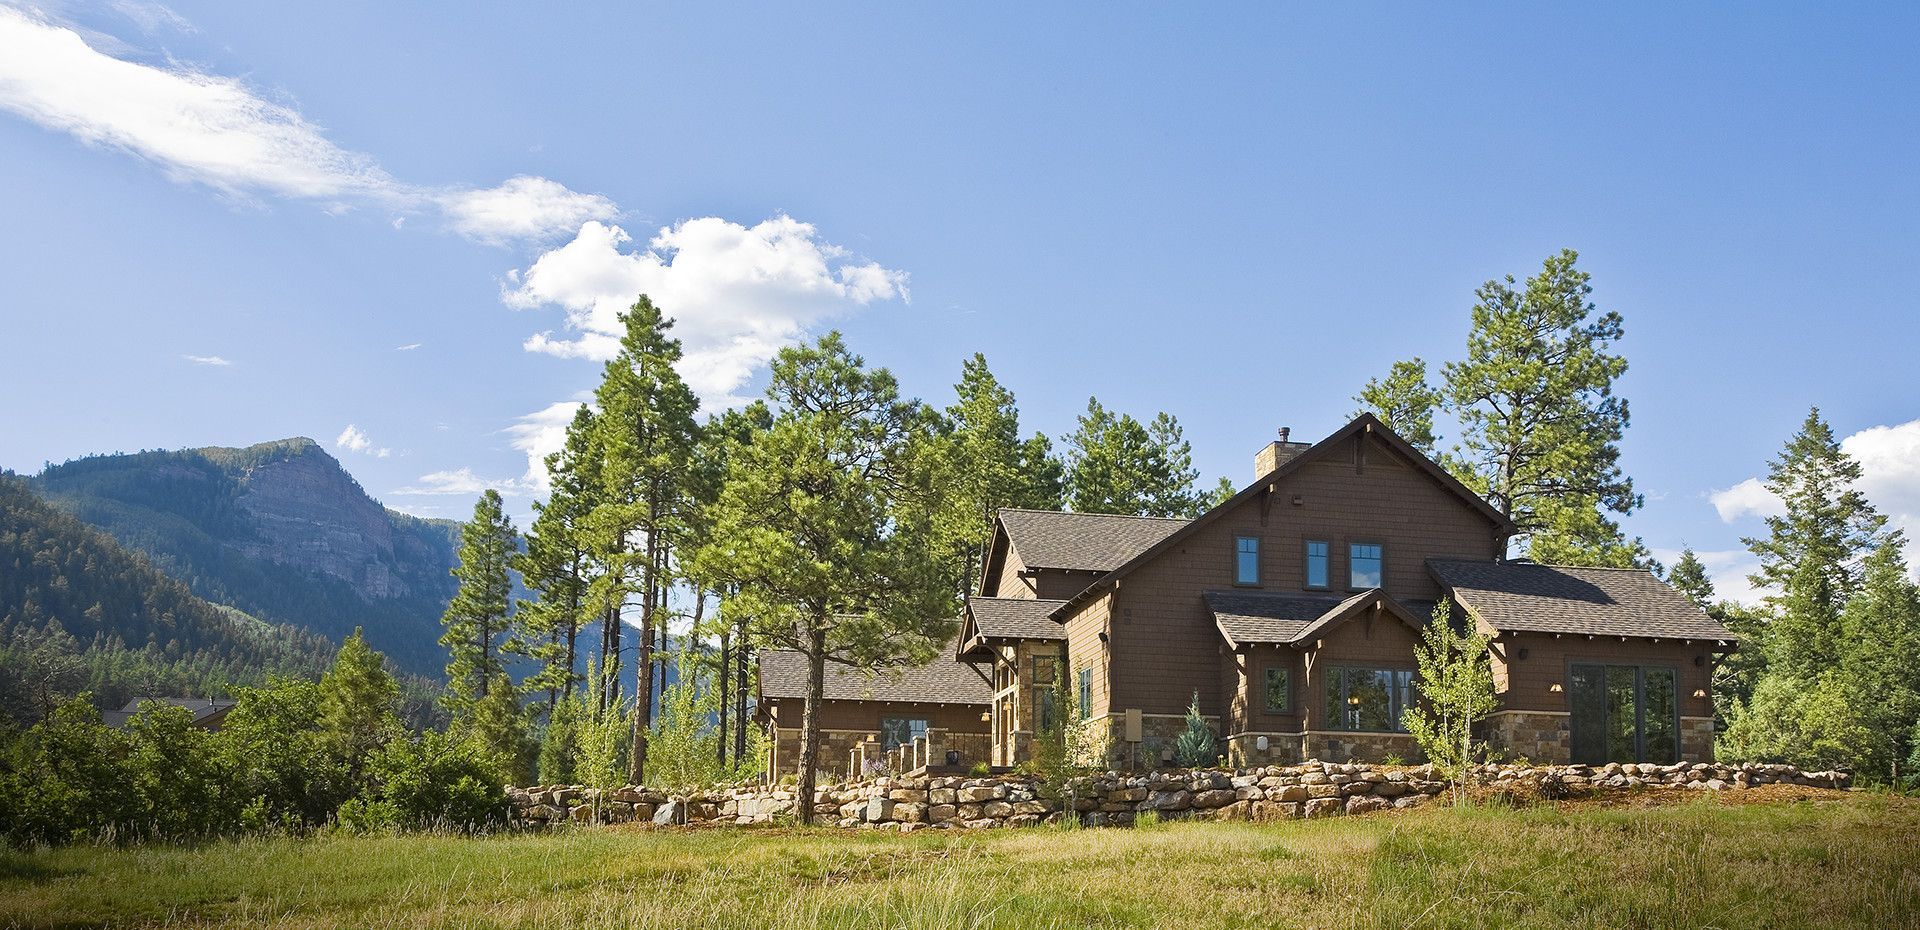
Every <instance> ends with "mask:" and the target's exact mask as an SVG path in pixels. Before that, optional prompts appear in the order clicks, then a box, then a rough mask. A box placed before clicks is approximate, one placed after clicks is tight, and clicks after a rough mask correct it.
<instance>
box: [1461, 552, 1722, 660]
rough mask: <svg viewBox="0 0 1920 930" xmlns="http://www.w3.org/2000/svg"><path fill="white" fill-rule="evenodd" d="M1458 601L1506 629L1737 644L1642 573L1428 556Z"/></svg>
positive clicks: (1683, 600)
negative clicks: (1726, 641) (1730, 641)
mask: <svg viewBox="0 0 1920 930" xmlns="http://www.w3.org/2000/svg"><path fill="white" fill-rule="evenodd" d="M1427 571H1428V572H1429V573H1430V574H1432V575H1433V578H1434V580H1435V581H1438V582H1440V584H1441V585H1443V586H1445V587H1446V588H1447V590H1448V592H1449V593H1451V594H1452V595H1453V598H1454V600H1457V601H1459V602H1460V603H1461V605H1462V606H1464V607H1466V608H1467V610H1469V611H1470V612H1472V613H1473V615H1474V616H1475V617H1478V618H1479V619H1480V620H1481V622H1483V623H1485V624H1487V625H1488V626H1490V627H1492V628H1493V629H1495V630H1499V631H1501V632H1524V633H1559V634H1563V635H1580V636H1633V637H1643V638H1659V639H1705V640H1716V641H1725V640H1731V639H1733V634H1732V633H1729V632H1728V631H1727V629H1726V627H1723V626H1721V625H1720V624H1719V623H1717V622H1715V621H1714V619H1713V618H1712V617H1709V616H1707V613H1706V611H1704V610H1701V609H1700V608H1699V607H1698V606H1696V605H1695V604H1694V603H1693V602H1692V601H1689V600H1687V598H1686V595H1683V594H1681V593H1680V592H1679V591H1676V590H1674V589H1673V587H1672V586H1671V585H1668V584H1667V583H1666V582H1664V581H1661V580H1660V579H1658V578H1655V577H1653V573H1651V572H1648V571H1646V570H1645V569H1638V568H1632V569H1625V568H1577V567H1572V566H1566V565H1542V564H1540V563H1537V562H1493V561H1481V560H1470V559H1429V560H1427Z"/></svg>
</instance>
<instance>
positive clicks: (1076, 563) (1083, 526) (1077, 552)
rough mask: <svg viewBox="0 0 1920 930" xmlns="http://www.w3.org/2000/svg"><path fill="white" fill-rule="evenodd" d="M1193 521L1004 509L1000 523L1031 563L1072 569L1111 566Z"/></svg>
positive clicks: (1100, 569) (1031, 565)
mask: <svg viewBox="0 0 1920 930" xmlns="http://www.w3.org/2000/svg"><path fill="white" fill-rule="evenodd" d="M1189 522H1191V521H1188V520H1181V519H1175V518H1170V517H1132V516H1125V515H1122V514H1111V513H1060V512H1056V511H1051V510H1014V509H1011V508H1009V509H1005V510H1001V511H1000V525H1001V526H1004V527H1006V530H1007V539H1008V540H1010V541H1011V542H1012V543H1013V548H1014V549H1015V550H1017V551H1018V552H1019V553H1020V560H1021V561H1022V562H1025V563H1026V566H1027V567H1028V568H1058V569H1067V570H1072V571H1090V572H1110V571H1113V570H1114V569H1116V568H1119V567H1120V566H1122V565H1125V564H1126V563H1127V561H1128V560H1130V559H1132V558H1133V557H1134V556H1137V555H1139V554H1140V553H1142V552H1145V551H1147V550H1148V549H1150V548H1152V547H1153V545H1154V544H1155V543H1158V542H1159V541H1161V540H1163V539H1166V538H1167V537H1168V536H1171V535H1173V534H1174V533H1175V532H1177V531H1178V530H1179V529H1180V528H1181V527H1183V526H1186V525H1187V524H1188V523H1189Z"/></svg>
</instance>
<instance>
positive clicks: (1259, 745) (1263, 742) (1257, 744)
mask: <svg viewBox="0 0 1920 930" xmlns="http://www.w3.org/2000/svg"><path fill="white" fill-rule="evenodd" d="M1253 748H1255V749H1258V750H1260V751H1261V752H1266V751H1267V738H1266V737H1264V736H1256V737H1254V738H1253Z"/></svg>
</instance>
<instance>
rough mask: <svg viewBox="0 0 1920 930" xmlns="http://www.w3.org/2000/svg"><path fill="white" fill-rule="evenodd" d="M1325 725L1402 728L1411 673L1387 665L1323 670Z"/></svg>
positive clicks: (1381, 730) (1410, 694)
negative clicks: (1325, 679)
mask: <svg viewBox="0 0 1920 930" xmlns="http://www.w3.org/2000/svg"><path fill="white" fill-rule="evenodd" d="M1326 699H1327V729H1329V730H1364V731H1371V732H1376V733H1392V732H1404V731H1405V730H1406V727H1405V726H1403V725H1402V724H1401V715H1402V714H1405V713H1406V712H1407V708H1408V707H1409V706H1411V705H1412V703H1413V673H1412V672H1410V671H1406V670H1403V669H1388V668H1331V669H1328V670H1327V691H1326Z"/></svg>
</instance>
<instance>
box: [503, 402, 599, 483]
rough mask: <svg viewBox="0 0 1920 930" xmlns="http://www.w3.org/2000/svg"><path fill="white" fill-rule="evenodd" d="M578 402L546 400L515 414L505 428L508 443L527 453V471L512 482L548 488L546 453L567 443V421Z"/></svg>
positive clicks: (578, 404)
mask: <svg viewBox="0 0 1920 930" xmlns="http://www.w3.org/2000/svg"><path fill="white" fill-rule="evenodd" d="M580 404H581V401H578V400H563V401H560V402H558V403H553V404H548V405H547V406H545V407H542V408H540V409H539V410H536V411H534V412H532V413H529V414H526V415H525V416H522V417H519V418H518V419H516V420H514V422H513V425H511V426H509V427H507V428H506V431H505V432H506V434H507V442H508V444H509V445H511V446H513V447H514V448H515V449H518V450H519V451H520V452H522V453H524V454H525V455H526V457H527V473H526V474H525V475H523V476H521V477H520V478H519V479H518V480H517V481H516V482H515V484H516V485H517V486H519V487H521V488H525V489H527V490H528V491H531V492H532V493H534V494H540V495H544V494H546V493H547V491H548V490H549V488H550V485H549V484H548V482H547V456H548V455H551V454H552V453H555V452H558V451H560V449H561V448H562V447H563V446H565V445H566V444H567V424H569V423H572V422H573V415H574V413H576V412H577V411H579V409H580Z"/></svg>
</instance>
